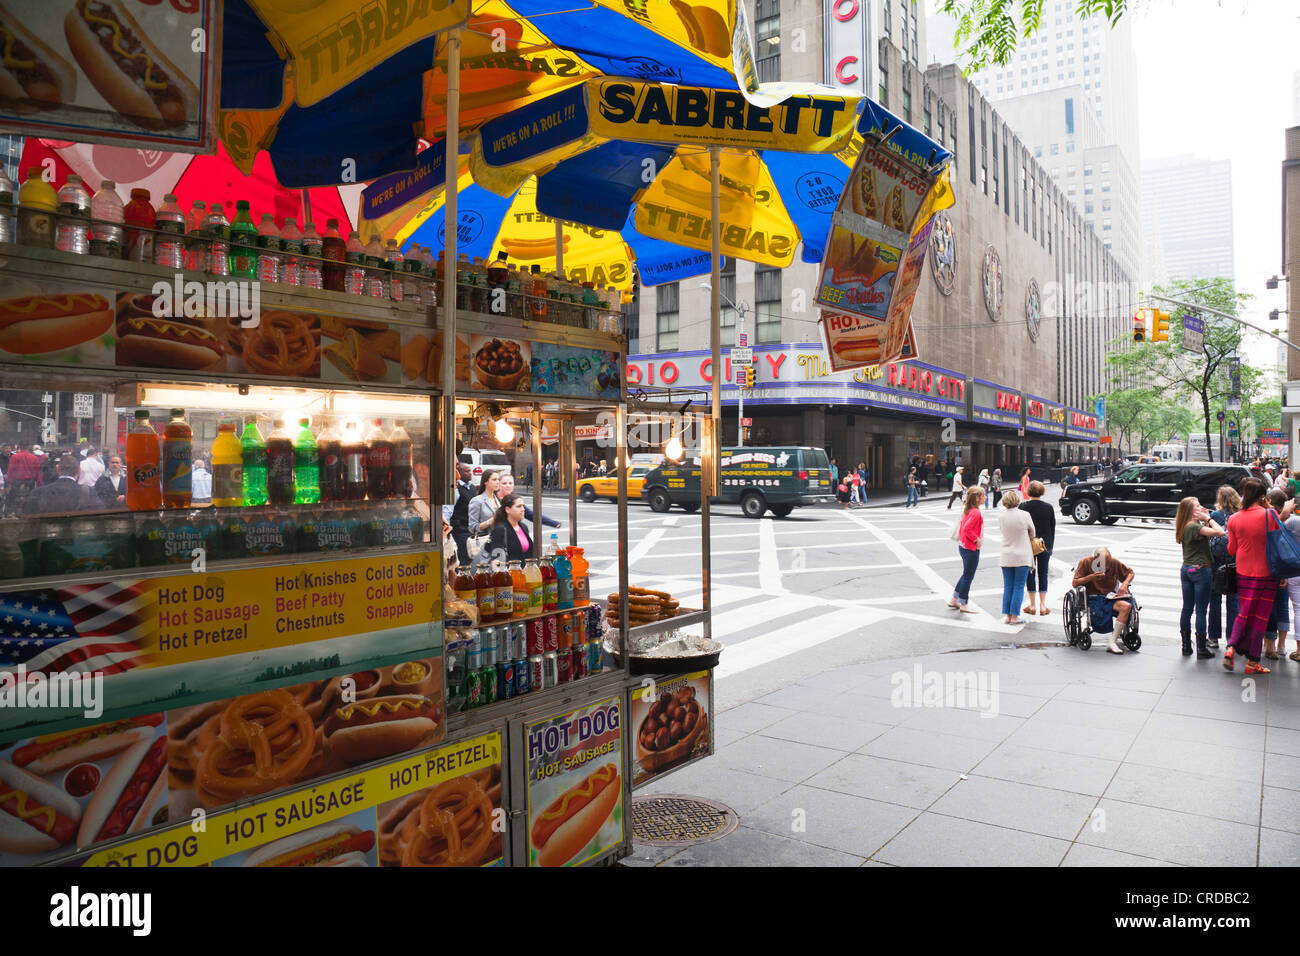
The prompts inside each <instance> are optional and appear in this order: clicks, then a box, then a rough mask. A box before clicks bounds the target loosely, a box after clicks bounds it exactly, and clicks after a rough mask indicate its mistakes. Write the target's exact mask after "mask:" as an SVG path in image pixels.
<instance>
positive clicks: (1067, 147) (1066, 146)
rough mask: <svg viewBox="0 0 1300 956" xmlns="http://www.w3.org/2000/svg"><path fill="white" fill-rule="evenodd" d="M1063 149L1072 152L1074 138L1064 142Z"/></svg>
mask: <svg viewBox="0 0 1300 956" xmlns="http://www.w3.org/2000/svg"><path fill="white" fill-rule="evenodd" d="M1065 151H1066V152H1067V153H1073V152H1074V140H1070V141H1069V142H1068V143H1066V144H1065Z"/></svg>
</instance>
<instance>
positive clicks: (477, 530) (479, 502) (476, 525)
mask: <svg viewBox="0 0 1300 956" xmlns="http://www.w3.org/2000/svg"><path fill="white" fill-rule="evenodd" d="M575 480H576V479H575ZM500 490H501V479H500V478H499V477H498V476H497V473H496V472H495V471H484V472H483V476H482V477H481V478H480V479H479V483H478V494H477V495H475V496H474V497H473V498H472V499H471V500H470V503H469V514H468V522H467V523H468V527H469V533H470V540H469V542H468V544H467V547H468V549H469V552H470V558H471V559H472V560H473V561H474V563H475V564H478V563H481V562H482V561H485V560H487V557H486V552H487V549H486V548H484V547H483V545H484V543H485V541H486V538H487V535H488V533H489V532H491V530H492V523H493V521H495V520H496V514H497V511H498V510H499V509H500V508H501V501H500V499H499V498H498V497H497V493H498V492H499V491H500Z"/></svg>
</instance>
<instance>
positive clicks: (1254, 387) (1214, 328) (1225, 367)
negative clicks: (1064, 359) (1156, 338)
mask: <svg viewBox="0 0 1300 956" xmlns="http://www.w3.org/2000/svg"><path fill="white" fill-rule="evenodd" d="M1154 291H1155V292H1156V293H1157V294H1163V295H1169V296H1171V297H1173V298H1175V299H1182V300H1183V301H1187V302H1197V303H1199V304H1202V305H1204V306H1206V307H1207V308H1211V309H1215V310H1217V311H1219V312H1224V313H1227V314H1228V315H1236V314H1237V312H1238V311H1239V310H1240V308H1241V307H1242V306H1243V305H1245V304H1246V303H1247V302H1249V301H1250V298H1251V297H1250V296H1248V295H1246V294H1244V293H1238V292H1237V291H1236V290H1235V289H1234V288H1233V285H1232V282H1231V281H1230V280H1228V279H1219V278H1216V279H1191V280H1179V281H1176V282H1174V283H1173V284H1172V286H1170V287H1168V288H1165V287H1157V288H1156V289H1155V290H1154ZM1159 308H1160V309H1161V311H1165V310H1166V309H1167V310H1168V311H1169V314H1170V320H1169V339H1170V341H1168V342H1151V341H1146V342H1141V343H1134V345H1133V347H1132V348H1131V349H1120V350H1117V351H1116V352H1114V353H1112V354H1111V355H1109V356H1108V357H1107V359H1106V360H1107V362H1108V363H1110V365H1111V366H1112V367H1113V368H1115V369H1116V370H1117V371H1119V372H1120V373H1121V375H1120V377H1121V378H1122V377H1123V375H1124V374H1125V373H1126V374H1127V376H1128V378H1127V380H1128V381H1135V382H1143V383H1145V384H1146V385H1147V386H1149V387H1151V388H1153V389H1155V404H1157V405H1159V404H1164V405H1166V406H1176V405H1178V404H1181V403H1184V402H1186V401H1189V400H1191V401H1194V402H1195V404H1196V406H1197V407H1198V408H1199V410H1200V412H1201V420H1202V423H1203V426H1204V429H1205V445H1206V448H1207V449H1212V448H1213V445H1212V444H1211V443H1210V418H1211V409H1212V408H1213V409H1215V410H1218V409H1219V408H1220V406H1221V404H1222V403H1223V402H1225V401H1226V399H1227V398H1229V397H1230V396H1231V395H1232V394H1233V386H1232V382H1231V380H1230V376H1229V367H1230V364H1231V363H1230V361H1229V360H1230V359H1231V358H1232V357H1233V356H1234V355H1236V354H1237V351H1238V349H1239V348H1240V347H1241V342H1242V327H1241V326H1240V325H1238V324H1237V323H1236V322H1233V321H1232V320H1231V319H1225V318H1218V317H1215V316H1213V315H1210V314H1209V313H1201V315H1202V318H1203V320H1204V324H1205V336H1204V338H1205V345H1204V349H1203V351H1202V352H1200V353H1197V354H1193V353H1191V352H1188V351H1186V350H1184V349H1183V348H1182V347H1181V342H1182V338H1183V312H1184V311H1190V310H1183V309H1180V308H1178V307H1173V306H1166V305H1161V306H1159ZM1238 372H1239V385H1240V389H1239V392H1238V395H1239V397H1241V398H1242V400H1243V404H1244V402H1245V401H1246V400H1248V399H1250V398H1251V397H1253V396H1255V395H1256V394H1258V393H1259V391H1260V387H1261V385H1262V384H1263V381H1264V374H1263V373H1262V372H1260V371H1259V370H1257V369H1253V368H1251V367H1250V366H1249V365H1247V364H1245V363H1240V365H1239V366H1238ZM1211 457H1213V454H1212V453H1211Z"/></svg>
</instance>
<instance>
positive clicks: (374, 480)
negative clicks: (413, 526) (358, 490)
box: [366, 418, 393, 501]
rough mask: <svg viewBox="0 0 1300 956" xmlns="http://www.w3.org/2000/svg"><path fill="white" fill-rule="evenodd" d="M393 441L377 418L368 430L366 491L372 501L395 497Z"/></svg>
mask: <svg viewBox="0 0 1300 956" xmlns="http://www.w3.org/2000/svg"><path fill="white" fill-rule="evenodd" d="M392 468H393V442H392V439H390V438H389V437H388V436H387V435H385V434H384V428H383V424H382V422H381V421H380V419H378V418H376V419H375V420H374V421H373V422H371V424H370V430H369V431H367V432H366V491H367V493H368V494H369V495H370V499H371V500H372V501H378V500H379V499H381V498H391V497H393V472H392Z"/></svg>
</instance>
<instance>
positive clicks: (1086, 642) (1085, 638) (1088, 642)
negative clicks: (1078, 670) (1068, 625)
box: [1079, 631, 1092, 651]
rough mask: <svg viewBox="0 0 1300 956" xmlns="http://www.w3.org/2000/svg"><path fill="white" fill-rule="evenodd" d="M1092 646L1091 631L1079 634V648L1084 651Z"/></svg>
mask: <svg viewBox="0 0 1300 956" xmlns="http://www.w3.org/2000/svg"><path fill="white" fill-rule="evenodd" d="M1091 647H1092V632H1091V631H1088V632H1086V633H1084V634H1080V635H1079V650H1081V651H1086V650H1089V649H1091Z"/></svg>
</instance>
